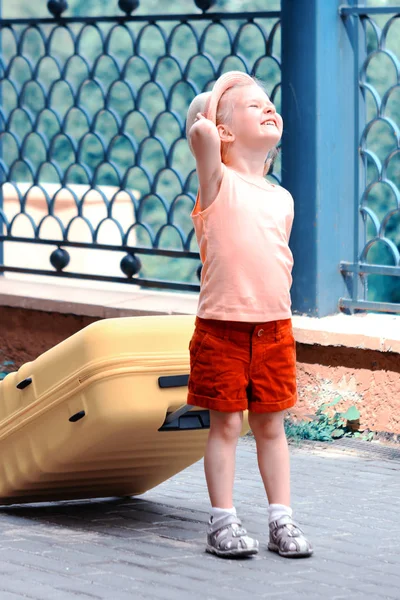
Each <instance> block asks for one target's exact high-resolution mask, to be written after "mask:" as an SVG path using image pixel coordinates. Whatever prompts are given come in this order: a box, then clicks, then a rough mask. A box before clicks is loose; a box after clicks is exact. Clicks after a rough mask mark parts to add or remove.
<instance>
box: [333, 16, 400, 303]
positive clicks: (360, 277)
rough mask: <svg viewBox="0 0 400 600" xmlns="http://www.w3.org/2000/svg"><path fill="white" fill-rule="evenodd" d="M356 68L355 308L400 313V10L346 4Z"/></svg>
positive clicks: (351, 280) (347, 267)
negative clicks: (357, 73)
mask: <svg viewBox="0 0 400 600" xmlns="http://www.w3.org/2000/svg"><path fill="white" fill-rule="evenodd" d="M341 14H342V17H343V18H344V20H345V22H346V21H347V22H348V21H349V20H351V24H352V28H350V29H349V31H350V32H351V35H352V43H353V48H354V53H355V54H354V59H355V61H356V69H357V72H359V81H357V89H356V90H355V104H356V110H355V113H356V116H358V120H357V121H356V130H355V144H356V146H357V148H356V150H357V151H356V160H357V167H356V172H357V176H358V181H357V186H356V189H357V198H356V202H355V211H356V219H355V222H356V227H355V235H354V259H353V262H343V263H342V264H341V270H342V273H343V275H344V277H345V281H346V282H347V283H348V290H349V295H350V299H341V301H340V306H341V307H342V308H344V309H350V310H372V311H382V312H393V313H396V312H400V6H396V7H394V6H392V7H388V6H386V7H342V8H341Z"/></svg>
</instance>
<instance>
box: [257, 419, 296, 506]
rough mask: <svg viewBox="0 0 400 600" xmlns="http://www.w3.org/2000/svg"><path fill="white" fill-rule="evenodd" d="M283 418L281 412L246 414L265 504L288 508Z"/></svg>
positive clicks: (288, 492) (287, 465)
mask: <svg viewBox="0 0 400 600" xmlns="http://www.w3.org/2000/svg"><path fill="white" fill-rule="evenodd" d="M284 415H285V413H284V411H282V412H276V413H264V414H258V413H250V412H249V424H250V427H251V429H252V431H253V434H254V437H255V439H256V445H257V459H258V467H259V469H260V474H261V477H262V480H263V483H264V487H265V491H266V494H267V498H268V502H269V503H270V504H284V505H285V506H290V460H289V448H288V444H287V440H286V434H285V430H284V426H283V418H284Z"/></svg>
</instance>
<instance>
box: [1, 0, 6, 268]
mask: <svg viewBox="0 0 400 600" xmlns="http://www.w3.org/2000/svg"><path fill="white" fill-rule="evenodd" d="M2 4H3V3H2V0H0V21H1V17H2V10H1V9H2ZM0 57H1V58H3V43H2V36H1V30H0ZM0 72H1V77H4V74H3V70H1V71H0ZM2 100H3V99H2V92H1V90H0V106H1V105H2ZM1 130H2V126H0V131H1ZM2 158H3V143H2V140H1V139H0V160H1V159H2ZM3 183H4V173H3V169H0V210H3V185H2V184H3ZM4 228H5V224H4V223H3V221H2V219H1V218H0V234H2V233H3V231H4ZM3 262H4V254H3V242H2V241H0V265H2V264H3ZM2 275H4V273H3V272H0V277H1V276H2Z"/></svg>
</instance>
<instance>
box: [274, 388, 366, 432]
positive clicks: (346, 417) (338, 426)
mask: <svg viewBox="0 0 400 600" xmlns="http://www.w3.org/2000/svg"><path fill="white" fill-rule="evenodd" d="M341 400H342V397H341V396H336V398H335V399H334V400H333V401H332V402H328V403H325V404H322V405H321V406H320V407H319V408H318V409H317V410H316V412H315V418H314V419H312V420H309V421H293V420H291V419H290V418H289V417H287V418H286V419H285V432H286V436H287V438H288V439H289V440H295V441H296V440H312V441H320V442H331V441H332V440H334V439H339V438H342V437H354V438H362V439H363V440H367V441H370V440H372V438H373V437H374V434H373V433H372V432H369V433H366V434H362V433H361V432H359V431H355V432H353V431H352V430H351V428H350V427H348V422H349V421H356V420H357V419H359V418H360V412H359V411H358V409H357V408H356V407H355V406H350V408H348V409H347V411H346V412H344V413H342V412H337V411H334V412H332V410H331V409H332V407H334V406H335V405H336V404H338V403H339V402H340V401H341Z"/></svg>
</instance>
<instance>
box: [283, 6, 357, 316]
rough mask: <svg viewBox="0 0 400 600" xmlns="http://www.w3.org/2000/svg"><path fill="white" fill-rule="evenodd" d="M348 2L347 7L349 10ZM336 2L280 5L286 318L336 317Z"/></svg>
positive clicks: (341, 158)
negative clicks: (289, 312)
mask: <svg viewBox="0 0 400 600" xmlns="http://www.w3.org/2000/svg"><path fill="white" fill-rule="evenodd" d="M350 3H351V4H355V3H356V1H354V2H349V4H350ZM340 4H341V2H340V0H282V115H283V119H284V135H283V139H282V185H283V186H284V187H286V188H287V189H288V190H289V191H290V192H291V194H292V195H293V197H294V202H295V221H294V226H293V232H292V237H291V248H292V251H293V254H294V259H295V267H294V271H293V286H292V304H293V306H292V308H293V312H294V313H302V314H308V315H314V316H319V317H322V316H325V315H329V314H333V313H335V312H338V300H339V298H340V297H341V296H343V295H344V293H345V285H344V281H343V278H342V276H341V274H340V262H341V261H342V260H346V259H345V258H344V257H348V260H352V259H353V252H354V248H353V239H354V224H355V223H354V197H355V160H354V146H355V143H354V134H355V110H354V86H355V85H356V79H355V78H356V77H357V73H355V70H354V55H353V49H352V47H351V41H350V38H349V35H348V33H347V31H346V27H345V25H344V23H343V21H342V19H341V17H340V16H339V10H338V9H339V5H340Z"/></svg>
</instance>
